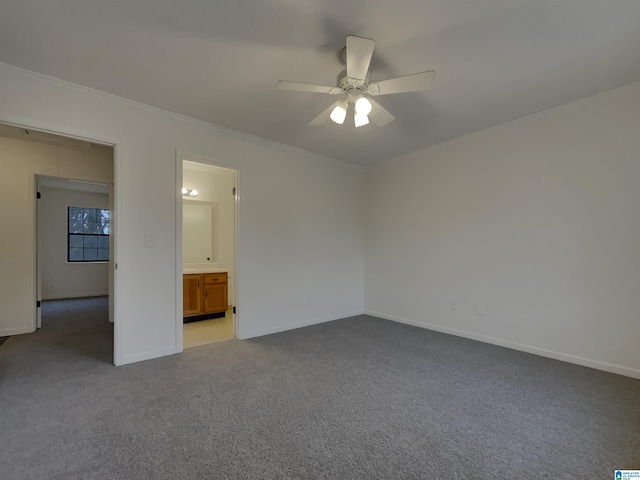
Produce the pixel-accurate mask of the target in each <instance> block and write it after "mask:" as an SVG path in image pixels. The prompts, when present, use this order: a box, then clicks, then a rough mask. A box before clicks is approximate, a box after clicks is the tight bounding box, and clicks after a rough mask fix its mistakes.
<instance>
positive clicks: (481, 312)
mask: <svg viewBox="0 0 640 480" xmlns="http://www.w3.org/2000/svg"><path fill="white" fill-rule="evenodd" d="M476 315H484V307H483V306H482V305H481V304H480V303H476Z"/></svg>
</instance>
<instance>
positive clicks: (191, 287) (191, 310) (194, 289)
mask: <svg viewBox="0 0 640 480" xmlns="http://www.w3.org/2000/svg"><path fill="white" fill-rule="evenodd" d="M201 283H202V275H183V276H182V315H183V316H185V317H187V316H189V315H198V314H200V313H202V289H201V288H200V287H201Z"/></svg>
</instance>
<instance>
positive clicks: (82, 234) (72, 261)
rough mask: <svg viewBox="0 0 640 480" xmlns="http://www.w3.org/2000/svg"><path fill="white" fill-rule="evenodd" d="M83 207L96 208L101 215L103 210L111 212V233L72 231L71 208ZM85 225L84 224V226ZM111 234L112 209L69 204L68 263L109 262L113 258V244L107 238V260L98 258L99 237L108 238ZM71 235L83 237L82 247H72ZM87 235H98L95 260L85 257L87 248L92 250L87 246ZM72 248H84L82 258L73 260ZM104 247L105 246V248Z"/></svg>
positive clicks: (85, 208)
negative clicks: (85, 243)
mask: <svg viewBox="0 0 640 480" xmlns="http://www.w3.org/2000/svg"><path fill="white" fill-rule="evenodd" d="M72 208H73V209H83V210H95V211H97V212H99V214H100V215H102V212H104V211H106V212H108V214H109V233H84V232H83V233H76V232H70V230H71V228H70V226H71V209H72ZM83 227H84V226H83ZM110 235H111V210H110V209H108V208H96V207H77V206H67V263H109V261H110V259H111V246H110V244H109V243H110V242H109V240H107V247H106V250H107V259H106V260H99V259H98V253H97V252H98V250H100V246H99V239H98V237H107V239H108V238H109V236H110ZM71 236H74V237H82V247H72V246H71ZM85 237H96V248H95V250H96V259H95V260H85V259H84V257H85V255H84V253H85V250H91V248H89V247H85V245H84V238H85ZM71 248H82V257H83V258H82V260H72V259H71ZM103 249H104V248H103Z"/></svg>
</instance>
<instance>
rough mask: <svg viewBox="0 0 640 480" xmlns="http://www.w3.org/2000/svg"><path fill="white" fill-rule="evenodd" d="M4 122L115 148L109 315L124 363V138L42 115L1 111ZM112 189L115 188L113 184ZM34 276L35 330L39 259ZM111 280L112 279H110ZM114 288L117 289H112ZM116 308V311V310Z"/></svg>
mask: <svg viewBox="0 0 640 480" xmlns="http://www.w3.org/2000/svg"><path fill="white" fill-rule="evenodd" d="M0 123H2V124H5V125H9V126H12V127H17V128H25V129H27V130H37V131H40V132H44V133H50V134H52V135H59V136H61V137H68V138H73V139H76V140H82V141H86V142H91V143H95V144H100V145H106V146H110V147H112V148H113V190H112V191H113V223H112V228H113V232H114V234H113V249H112V251H111V252H109V255H110V256H113V265H114V268H113V286H112V285H111V284H110V285H109V316H110V319H111V317H112V318H113V364H114V365H116V366H118V365H124V363H125V362H124V351H123V348H122V347H123V345H124V329H123V325H122V321H121V319H122V318H123V316H122V314H121V309H122V307H121V305H120V303H119V302H118V298H119V297H120V295H119V282H118V275H117V268H118V267H117V258H118V257H117V253H118V247H119V243H120V242H119V238H120V225H119V223H120V220H119V219H120V190H119V189H118V185H120V184H121V182H122V180H123V179H122V178H120V177H121V176H122V175H123V168H122V162H123V160H122V143H123V142H122V140H121V139H120V138H118V137H114V136H112V135H106V134H104V133H102V132H98V131H93V130H85V129H81V128H69V127H68V126H67V125H65V126H64V128H62V127H61V126H60V125H59V124H58V123H56V122H46V121H42V120H41V119H34V118H25V117H16V116H12V117H10V118H7V117H5V116H3V115H1V114H0ZM36 183H37V181H36V180H34V182H33V183H32V185H33V188H34V191H33V192H32V198H34V199H35V196H36V191H37V190H36V187H37V184H36ZM110 190H111V188H110ZM36 209H37V207H36V208H34V209H33V210H32V211H33V215H34V218H33V219H32V220H33V222H34V223H35V222H37V219H36V218H35V214H36V213H35V212H36ZM34 235H35V236H36V237H35V238H34V252H33V254H34V258H35V255H37V250H38V239H37V228H36V231H34ZM32 275H33V276H34V277H33V278H34V288H33V307H34V309H33V319H34V320H33V326H34V331H35V327H36V326H37V322H38V308H37V307H36V302H37V299H38V293H39V292H38V278H37V275H38V272H37V259H36V261H35V262H34V270H33V272H32ZM110 283H111V282H110ZM112 290H113V291H112ZM112 312H113V313H112Z"/></svg>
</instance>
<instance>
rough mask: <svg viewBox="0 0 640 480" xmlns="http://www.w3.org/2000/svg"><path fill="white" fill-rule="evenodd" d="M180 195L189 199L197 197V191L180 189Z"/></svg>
mask: <svg viewBox="0 0 640 480" xmlns="http://www.w3.org/2000/svg"><path fill="white" fill-rule="evenodd" d="M182 195H189V196H190V197H197V196H198V190H196V189H195V188H193V189H189V188H184V187H182Z"/></svg>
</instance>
